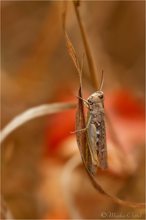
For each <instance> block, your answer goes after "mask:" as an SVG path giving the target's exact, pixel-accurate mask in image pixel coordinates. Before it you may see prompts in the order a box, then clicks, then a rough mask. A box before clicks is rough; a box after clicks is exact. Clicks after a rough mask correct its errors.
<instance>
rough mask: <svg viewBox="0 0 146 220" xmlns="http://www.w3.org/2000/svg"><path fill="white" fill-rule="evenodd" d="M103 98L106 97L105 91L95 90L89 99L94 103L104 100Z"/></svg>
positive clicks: (90, 102)
mask: <svg viewBox="0 0 146 220" xmlns="http://www.w3.org/2000/svg"><path fill="white" fill-rule="evenodd" d="M103 99H104V94H103V92H102V91H97V92H94V93H93V94H92V95H90V96H89V98H88V99H87V101H88V103H89V104H93V103H100V102H103Z"/></svg>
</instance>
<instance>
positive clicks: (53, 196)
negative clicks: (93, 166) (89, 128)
mask: <svg viewBox="0 0 146 220" xmlns="http://www.w3.org/2000/svg"><path fill="white" fill-rule="evenodd" d="M62 10H63V1H2V2H1V18H2V19H1V82H2V83H1V129H2V128H4V126H5V125H6V124H8V123H9V122H10V120H11V119H13V118H14V117H15V116H16V115H18V114H20V113H22V112H23V111H25V110H27V109H28V108H31V107H34V106H37V105H41V104H44V103H53V102H68V101H75V102H76V94H77V91H78V87H79V79H78V75H77V73H76V69H75V67H74V66H73V64H72V61H71V60H70V57H69V55H68V52H67V49H66V43H65V37H64V33H63V30H62ZM79 10H80V14H81V18H82V22H83V25H84V27H85V30H86V34H87V37H88V40H89V44H90V47H91V50H92V53H93V56H94V59H95V62H96V66H97V74H98V78H99V79H100V75H101V70H102V69H103V70H104V78H105V80H104V88H103V91H104V92H105V108H106V113H107V114H108V117H109V118H110V121H111V124H112V126H113V128H114V130H115V131H116V134H115V135H116V137H117V138H118V140H119V143H120V145H119V146H117V145H116V144H115V142H114V138H113V133H111V124H108V123H107V146H108V158H109V169H108V170H107V171H106V172H103V171H102V172H101V171H99V172H98V174H97V179H98V181H99V182H100V183H101V185H103V186H104V188H105V189H106V190H107V191H108V192H109V193H111V194H113V195H117V196H118V197H120V198H122V199H125V200H130V201H135V202H144V195H145V191H144V186H145V183H144V179H145V178H144V130H145V128H144V122H145V118H144V89H145V73H144V71H145V63H144V61H145V51H144V46H145V41H144V38H145V1H81V4H80V8H79ZM67 30H68V33H69V36H70V38H71V40H72V42H73V45H74V47H75V49H76V51H77V54H78V57H79V59H80V60H81V58H82V54H83V53H84V47H83V43H82V38H81V35H80V30H79V27H78V23H77V19H76V15H75V12H74V9H73V6H72V2H69V3H68V14H67ZM84 70H85V71H84V76H83V81H84V83H83V93H84V97H85V98H87V97H88V95H89V94H91V93H92V92H93V89H92V87H91V82H90V77H89V70H88V66H87V62H86V60H85V64H84ZM75 112H76V111H75V109H74V110H68V111H66V112H65V113H59V114H54V115H50V116H45V117H41V118H39V119H35V120H32V121H30V122H28V123H27V124H25V125H24V126H22V127H20V128H19V129H17V130H16V131H15V132H13V133H12V134H11V135H10V136H9V137H8V138H7V139H6V141H5V142H4V143H3V144H2V146H1V147H2V151H1V180H2V181H1V191H2V192H1V193H2V196H3V198H4V199H5V201H6V203H7V205H8V207H9V209H10V211H11V213H12V215H13V216H14V218H15V219H66V218H68V219H71V218H75V217H78V218H83V219H91V218H92V219H94V218H95V219H97V218H105V217H106V218H111V216H110V213H112V212H114V213H116V214H115V216H114V217H115V218H116V217H117V215H118V213H120V212H122V213H123V215H124V216H127V213H130V214H129V216H130V218H131V219H135V218H137V219H139V218H144V214H143V213H142V212H141V211H140V210H132V209H128V208H122V207H119V206H117V205H116V204H114V203H112V202H111V201H110V200H107V199H105V198H104V197H102V196H101V195H100V194H99V193H97V192H96V191H95V190H94V189H93V187H92V185H91V183H90V181H89V180H88V177H87V175H86V174H85V172H84V169H83V168H82V167H79V168H78V169H76V170H74V171H73V172H72V175H70V176H71V177H70V184H69V185H68V187H67V188H68V189H66V190H64V188H63V185H62V183H61V179H62V173H63V172H64V167H67V165H66V164H67V162H68V161H70V160H71V158H72V157H73V156H75V155H76V156H78V155H79V151H78V147H77V144H76V139H75V135H73V134H70V132H71V131H74V130H75ZM64 178H65V176H64ZM63 181H66V179H64V180H63ZM66 193H67V194H68V195H69V197H71V201H72V203H71V201H68V200H66V196H65V194H66ZM70 203H71V204H70ZM105 210H106V211H107V212H106V213H105ZM102 213H104V214H102ZM105 215H106V216H105Z"/></svg>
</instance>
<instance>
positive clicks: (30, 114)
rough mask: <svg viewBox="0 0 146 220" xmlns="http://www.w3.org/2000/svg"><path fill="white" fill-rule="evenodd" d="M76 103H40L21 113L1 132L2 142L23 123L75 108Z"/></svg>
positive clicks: (0, 139)
mask: <svg viewBox="0 0 146 220" xmlns="http://www.w3.org/2000/svg"><path fill="white" fill-rule="evenodd" d="M75 107H76V104H75V103H52V104H45V105H40V106H37V107H33V108H31V109H28V110H26V111H25V112H23V113H21V114H20V115H18V116H16V117H15V118H14V119H12V121H10V123H9V124H8V125H6V126H5V127H4V128H3V129H2V130H1V132H0V143H2V142H3V141H4V140H5V139H6V137H7V136H8V135H9V134H10V133H12V132H13V131H14V130H16V129H17V128H18V127H20V126H21V125H22V124H24V123H26V122H28V121H30V120H32V119H34V118H38V117H41V116H44V115H48V114H54V113H57V112H61V111H64V110H68V109H71V108H75Z"/></svg>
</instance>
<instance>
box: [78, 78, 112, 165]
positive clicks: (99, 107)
mask: <svg viewBox="0 0 146 220" xmlns="http://www.w3.org/2000/svg"><path fill="white" fill-rule="evenodd" d="M102 85H103V74H102V80H101V85H100V89H99V90H98V91H97V92H94V93H93V94H91V95H90V96H89V97H88V99H87V100H86V99H83V98H81V97H78V98H80V99H82V100H83V102H84V104H85V105H86V107H87V108H88V113H87V123H86V128H83V129H81V130H77V131H75V132H87V141H88V146H89V150H90V154H91V158H92V163H93V165H94V166H96V167H100V168H101V169H106V168H107V167H108V165H107V146H106V131H105V120H104V93H103V92H102V91H101V89H102Z"/></svg>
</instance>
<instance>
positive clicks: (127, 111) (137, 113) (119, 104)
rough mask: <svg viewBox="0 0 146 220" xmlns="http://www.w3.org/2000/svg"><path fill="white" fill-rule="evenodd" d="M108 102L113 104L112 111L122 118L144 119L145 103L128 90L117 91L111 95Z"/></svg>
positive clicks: (111, 105)
mask: <svg viewBox="0 0 146 220" xmlns="http://www.w3.org/2000/svg"><path fill="white" fill-rule="evenodd" d="M107 99H108V95H107ZM108 102H111V103H110V108H111V110H113V111H114V113H116V114H117V115H119V116H121V117H125V118H127V119H128V118H129V119H132V118H144V103H143V102H142V100H140V99H138V98H136V97H135V96H134V95H133V94H132V93H131V92H130V91H128V90H120V91H115V92H114V94H111V95H110V101H109V100H108ZM108 107H109V106H107V108H108Z"/></svg>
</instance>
